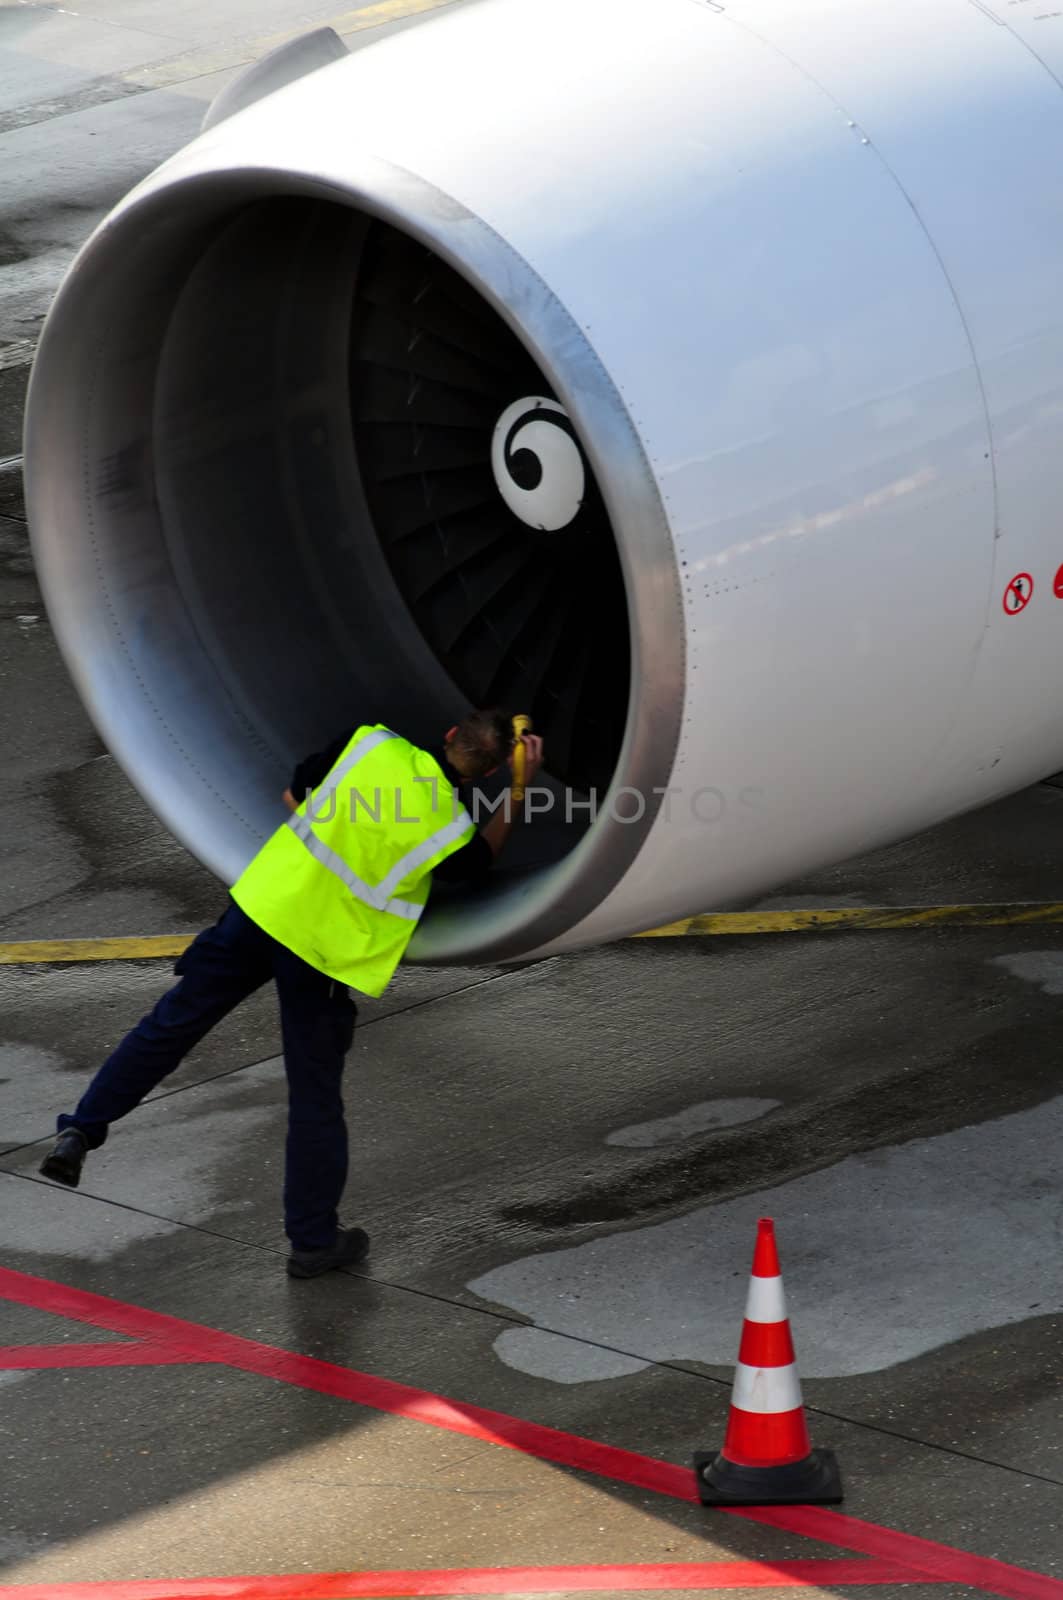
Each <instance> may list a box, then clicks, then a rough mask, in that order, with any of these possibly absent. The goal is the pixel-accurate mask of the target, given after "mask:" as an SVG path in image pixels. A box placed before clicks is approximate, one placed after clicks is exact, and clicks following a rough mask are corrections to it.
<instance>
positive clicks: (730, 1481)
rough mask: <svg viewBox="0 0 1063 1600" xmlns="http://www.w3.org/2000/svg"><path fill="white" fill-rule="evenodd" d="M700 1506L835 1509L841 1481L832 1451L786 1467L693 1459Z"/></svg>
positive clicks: (720, 1458)
mask: <svg viewBox="0 0 1063 1600" xmlns="http://www.w3.org/2000/svg"><path fill="white" fill-rule="evenodd" d="M694 1471H695V1472H696V1473H697V1478H698V1494H699V1495H700V1496H701V1503H702V1505H703V1506H836V1505H839V1504H840V1503H841V1500H842V1479H841V1473H840V1472H839V1471H838V1463H837V1461H836V1460H835V1457H834V1452H833V1450H813V1451H812V1454H811V1455H809V1456H806V1457H805V1459H804V1461H795V1462H794V1463H793V1464H792V1465H791V1466H787V1467H739V1466H737V1465H736V1464H735V1463H734V1462H733V1461H728V1460H727V1458H726V1456H724V1455H722V1454H719V1455H712V1454H710V1453H709V1452H708V1451H699V1453H698V1454H697V1455H696V1456H695V1457H694Z"/></svg>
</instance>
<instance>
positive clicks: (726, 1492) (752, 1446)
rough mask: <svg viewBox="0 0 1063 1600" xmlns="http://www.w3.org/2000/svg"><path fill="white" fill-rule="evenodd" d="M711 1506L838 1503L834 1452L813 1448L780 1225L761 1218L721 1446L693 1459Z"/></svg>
mask: <svg viewBox="0 0 1063 1600" xmlns="http://www.w3.org/2000/svg"><path fill="white" fill-rule="evenodd" d="M694 1470H695V1471H696V1473H697V1477H698V1493H699V1494H700V1496H701V1503H702V1505H706V1506H726V1505H742V1506H782V1505H837V1504H838V1502H839V1501H840V1500H841V1498H842V1482H841V1477H840V1475H839V1472H838V1463H837V1461H836V1460H835V1459H834V1453H833V1451H831V1450H813V1448H812V1442H811V1440H810V1439H809V1437H808V1424H807V1422H806V1421H805V1408H804V1405H803V1404H802V1401H801V1380H800V1379H799V1377H798V1376H797V1365H796V1363H795V1361H794V1344H793V1339H792V1338H791V1336H790V1323H789V1320H788V1318H787V1315H786V1296H785V1295H784V1293H783V1286H782V1274H781V1272H780V1268H779V1252H778V1249H777V1248H776V1244H775V1224H774V1222H773V1221H772V1220H771V1218H770V1217H761V1219H760V1221H759V1223H758V1224H757V1247H756V1250H755V1251H754V1253H753V1276H752V1278H751V1280H750V1284H749V1298H748V1300H747V1301H746V1320H745V1323H744V1325H743V1328H742V1344H741V1348H740V1349H739V1352H738V1365H737V1367H736V1368H735V1381H734V1390H733V1392H732V1395H731V1414H730V1417H729V1419H728V1422H727V1435H726V1437H725V1439H724V1443H723V1449H722V1450H721V1451H719V1452H718V1453H716V1454H710V1453H709V1452H699V1453H698V1454H697V1455H696V1456H695V1457H694Z"/></svg>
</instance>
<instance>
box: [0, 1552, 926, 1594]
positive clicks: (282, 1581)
mask: <svg viewBox="0 0 1063 1600" xmlns="http://www.w3.org/2000/svg"><path fill="white" fill-rule="evenodd" d="M911 1581H912V1573H911V1569H910V1568H908V1567H900V1566H897V1565H895V1564H894V1563H892V1562H888V1561H846V1560H843V1559H842V1560H839V1559H835V1560H822V1559H810V1560H796V1561H777V1562H774V1563H771V1562H761V1561H702V1562H697V1563H693V1564H689V1565H681V1564H679V1563H674V1564H670V1565H667V1566H646V1567H496V1568H478V1569H469V1570H465V1569H460V1570H457V1571H454V1570H450V1571H442V1570H441V1571H437V1572H432V1571H428V1572H321V1573H301V1574H292V1575H291V1576H286V1577H277V1578H274V1577H261V1578H185V1579H174V1580H169V1579H165V1578H164V1579H148V1580H142V1581H139V1582H137V1581H134V1582H132V1583H30V1584H17V1583H16V1584H0V1595H9V1596H10V1597H11V1600H382V1597H387V1600H390V1597H391V1596H403V1597H405V1596H407V1595H474V1594H494V1595H510V1594H542V1593H550V1592H553V1593H557V1592H558V1591H559V1590H567V1591H569V1592H570V1593H584V1594H617V1593H622V1592H624V1591H625V1590H641V1591H644V1592H645V1591H653V1590H675V1589H706V1590H708V1589H807V1588H812V1587H820V1586H822V1585H824V1584H829V1585H832V1586H833V1585H835V1584H881V1583H911Z"/></svg>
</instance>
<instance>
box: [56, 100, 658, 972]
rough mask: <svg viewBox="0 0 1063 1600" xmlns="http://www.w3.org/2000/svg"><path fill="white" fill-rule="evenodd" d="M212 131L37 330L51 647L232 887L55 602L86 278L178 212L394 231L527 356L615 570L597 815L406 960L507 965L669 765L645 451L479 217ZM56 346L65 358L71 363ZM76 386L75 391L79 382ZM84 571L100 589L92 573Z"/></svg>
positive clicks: (88, 263)
mask: <svg viewBox="0 0 1063 1600" xmlns="http://www.w3.org/2000/svg"><path fill="white" fill-rule="evenodd" d="M251 115H253V112H252V113H251ZM224 132H225V127H224V125H222V128H221V129H219V130H218V132H217V133H215V134H213V135H212V136H211V137H210V139H209V141H204V143H203V144H202V145H200V144H194V145H192V146H190V147H189V149H188V150H187V151H184V152H181V153H180V154H179V155H178V156H176V157H175V158H173V159H172V160H171V161H170V162H169V163H167V164H166V166H165V167H164V168H162V169H160V170H159V171H158V172H157V173H155V174H153V175H152V176H151V177H149V178H148V179H147V180H145V182H144V183H142V184H141V185H140V186H139V187H138V188H137V189H136V190H134V191H133V192H132V194H131V195H129V196H128V197H127V198H126V199H125V201H123V202H122V203H121V205H120V206H119V207H118V208H117V210H116V211H115V212H114V213H112V215H111V216H110V217H109V218H108V219H107V221H106V222H105V223H103V224H102V225H101V227H100V228H99V229H98V230H97V232H96V233H95V234H94V235H93V236H92V238H91V239H90V240H89V242H88V243H87V244H86V245H85V246H84V248H83V250H82V252H81V254H80V255H79V257H78V259H77V261H76V263H75V265H74V267H73V268H72V269H71V272H70V274H69V276H68V279H67V281H66V283H65V284H64V286H63V288H62V289H61V291H60V294H59V296H58V297H57V300H56V302H55V305H54V307H53V309H52V312H51V313H50V314H49V318H48V320H47V322H46V324H45V327H44V330H43V331H42V336H41V341H40V345H39V348H38V355H37V360H36V362H35V366H34V371H33V375H32V378H31V385H30V395H29V402H28V406H27V421H26V460H27V497H28V502H29V507H30V521H31V529H32V528H33V526H34V524H35V522H37V521H38V518H39V520H40V523H41V524H42V525H44V527H43V531H42V530H41V528H39V529H38V532H37V534H36V535H35V548H36V549H37V552H38V555H39V560H40V569H41V580H42V586H43V588H44V591H45V596H46V599H47V601H48V604H49V609H50V611H51V613H52V615H53V619H54V625H55V631H56V636H57V639H58V642H59V644H60V648H61V650H62V651H63V654H64V656H65V658H66V661H67V664H68V666H69V667H70V669H71V672H72V674H73V676H74V678H75V681H76V682H77V684H78V687H79V690H80V692H81V694H82V697H83V699H84V700H85V702H86V704H87V706H88V707H89V709H90V711H91V713H92V715H93V717H94V720H95V721H96V723H97V726H98V727H99V729H100V732H101V734H102V736H103V737H104V739H105V741H106V743H107V745H108V747H109V748H110V749H111V751H112V752H113V753H114V755H115V756H116V758H117V759H118V760H119V762H120V763H121V764H122V766H123V767H124V768H125V770H126V771H127V773H128V774H129V775H130V777H131V778H132V780H133V781H134V782H135V783H137V785H138V787H140V788H141V790H142V792H144V793H145V797H146V798H147V799H148V800H149V803H150V804H151V805H152V806H153V808H154V809H155V810H156V811H157V812H158V814H159V815H160V816H161V817H162V818H163V820H164V821H165V823H166V825H167V826H168V827H169V828H171V830H172V831H173V832H174V833H175V834H176V835H177V837H178V838H180V839H181V840H182V842H183V843H185V844H186V845H188V846H189V848H190V849H192V850H193V851H194V852H195V853H197V854H198V855H199V856H200V859H201V860H203V861H204V862H205V864H206V865H208V866H209V867H210V868H211V869H212V870H213V871H215V872H216V873H217V874H218V876H220V877H222V878H223V879H225V880H226V881H228V882H231V881H232V880H233V879H234V878H235V876H236V875H237V874H238V871H239V870H241V866H242V863H241V862H239V861H236V860H234V859H233V851H232V850H231V849H230V850H229V851H228V852H227V854H226V857H225V859H222V858H221V857H220V856H219V855H217V854H215V855H214V856H212V855H211V854H210V853H209V852H205V851H204V850H203V849H202V847H201V841H198V840H197V838H196V836H195V829H194V825H192V824H190V822H189V816H188V812H187V808H186V806H185V805H184V804H183V801H182V797H181V796H175V797H172V798H171V797H169V796H167V795H165V794H160V793H159V792H157V791H156V790H154V789H150V787H149V786H147V783H146V780H145V779H144V777H143V775H142V773H141V772H140V770H139V769H140V764H141V763H140V754H139V751H138V748H137V746H136V743H135V740H133V739H132V738H131V737H130V736H129V734H128V732H127V727H126V724H125V721H124V719H123V718H122V717H121V716H120V715H116V714H115V713H114V709H113V706H112V703H111V701H110V698H109V696H108V695H107V694H105V693H101V692H99V685H98V684H97V682H96V681H95V680H96V679H97V678H98V677H102V676H104V674H103V672H101V669H100V667H99V664H98V662H97V664H96V665H95V666H94V665H93V662H92V660H91V659H90V657H91V656H92V653H93V649H95V650H97V651H98V649H99V634H100V631H101V627H102V624H101V622H100V621H99V620H96V621H93V620H92V619H85V618H84V617H83V616H82V615H80V612H79V607H78V606H77V605H76V604H74V603H72V602H71V600H70V598H69V596H68V595H65V594H64V589H65V587H66V580H67V579H68V577H71V576H72V575H73V573H72V570H71V569H72V565H73V564H76V565H80V566H81V567H82V568H83V569H85V570H86V571H87V570H88V569H89V568H93V567H94V558H93V557H92V555H91V554H90V553H86V554H84V555H83V556H82V557H81V558H80V561H79V562H77V563H72V561H69V560H66V559H64V556H63V553H62V552H61V551H60V550H58V549H57V546H58V544H59V532H58V529H57V527H56V522H57V512H58V511H60V509H61V510H62V511H65V512H66V513H67V514H69V510H70V506H71V503H72V500H71V496H72V492H73V491H72V485H73V483H74V482H77V483H78V484H82V483H84V484H85V485H86V486H87V484H88V477H89V468H90V465H91V463H90V461H89V459H88V448H89V447H88V429H87V413H88V410H89V408H90V406H91V404H92V385H91V382H90V381H87V380H88V375H89V374H90V373H91V369H92V360H93V357H94V356H95V355H98V353H99V350H100V348H101V345H102V343H103V340H104V339H105V336H106V324H107V323H109V322H112V321H114V320H115V319H117V318H118V317H120V315H121V306H120V299H121V297H120V295H116V293H115V292H114V291H111V292H110V293H109V295H108V294H105V293H104V291H103V290H101V288H100V285H101V284H104V285H105V284H106V283H107V281H108V278H107V275H108V273H109V272H110V271H111V270H112V268H114V267H118V268H119V269H120V268H121V263H122V260H123V256H124V255H126V253H127V252H128V251H129V250H130V248H131V247H132V246H134V245H135V243H136V242H137V241H138V240H139V241H144V240H145V239H150V238H151V236H152V233H153V231H154V230H158V232H159V233H160V235H161V236H162V237H163V238H165V237H166V235H167V234H169V235H171V236H172V235H173V232H174V227H173V219H174V215H175V212H176V211H179V212H180V213H181V216H182V234H183V233H185V232H187V233H188V234H192V233H193V232H194V231H196V230H197V229H206V228H207V227H208V226H209V225H210V224H211V223H212V222H215V221H216V220H217V219H218V218H219V216H221V215H223V214H224V213H225V212H227V211H229V210H231V209H233V207H234V206H235V205H239V204H246V203H248V202H250V201H253V200H258V199H263V198H280V197H283V196H306V197H309V198H313V199H318V200H324V201H330V202H332V203H334V204H341V205H343V206H346V207H348V208H355V209H357V210H359V211H362V212H364V213H365V214H366V215H368V216H371V217H374V218H376V219H379V220H380V221H383V222H386V223H388V224H390V225H392V226H394V227H396V228H398V229H400V230H402V231H404V232H406V233H408V234H409V235H410V236H411V237H412V238H415V239H417V240H418V241H419V242H421V243H422V244H424V245H426V246H427V247H428V248H430V249H432V250H434V251H435V252H436V253H437V254H438V255H439V256H440V257H441V259H443V260H444V261H445V262H446V263H447V264H448V265H450V266H451V267H453V268H454V270H455V271H457V272H458V273H459V274H460V275H461V276H462V277H464V278H465V279H466V281H468V282H469V283H470V284H471V285H472V286H473V287H474V288H475V289H476V290H477V291H478V292H479V293H480V294H481V295H482V296H483V298H484V299H485V301H486V302H487V303H488V304H489V305H490V306H491V307H492V308H493V309H494V311H495V312H496V313H497V314H498V315H499V316H500V317H501V318H502V319H503V320H504V321H505V322H506V323H507V324H508V326H509V327H510V328H511V329H512V330H513V332H514V333H515V334H516V335H517V337H518V338H519V339H520V340H521V342H522V343H523V344H524V345H525V347H526V348H527V349H528V350H529V351H530V353H531V354H532V356H533V357H534V359H535V360H536V362H537V363H538V364H539V366H540V368H541V370H542V371H543V373H544V375H545V376H546V377H547V379H548V380H549V382H550V383H551V385H552V387H553V391H554V393H555V394H556V395H557V396H558V398H559V400H560V402H561V403H562V404H563V405H564V407H565V409H566V411H567V413H568V415H569V417H570V418H571V419H572V423H573V425H574V427H575V429H576V431H577V434H578V436H579V439H580V442H581V444H582V446H583V449H584V451H585V453H586V456H587V459H588V461H589V463H590V466H591V470H592V471H593V472H594V474H595V476H596V478H597V481H598V483H599V485H600V488H601V492H602V496H603V499H604V501H605V505H606V509H607V512H608V514H609V518H610V523H611V526H612V528H613V531H614V535H615V537H616V542H617V546H618V550H619V556H620V562H621V567H622V571H623V574H624V583H625V588H626V594H627V609H628V619H629V626H630V635H631V675H630V683H629V689H628V714H627V724H626V728H625V732H624V738H623V742H622V745H621V749H620V753H619V756H618V759H617V764H616V768H615V771H614V773H613V776H612V781H611V783H610V786H609V789H608V791H607V793H606V794H605V795H604V796H600V797H599V815H598V818H597V820H596V821H595V822H594V824H593V825H592V826H591V827H590V828H589V829H588V832H587V833H586V835H585V836H584V838H583V839H582V840H581V841H580V843H579V844H578V845H577V846H576V847H575V848H574V849H573V850H572V852H571V853H570V854H569V855H568V856H566V857H565V858H563V859H562V860H561V861H559V862H557V863H556V864H554V865H553V866H550V867H546V868H542V869H540V870H539V871H538V872H536V873H534V874H531V875H529V876H528V877H527V878H524V879H521V880H519V881H518V882H515V883H514V884H512V885H510V886H508V887H507V888H506V889H505V890H504V891H502V892H499V893H494V894H492V895H491V896H490V897H489V898H487V899H485V900H484V901H483V902H482V903H480V904H478V905H477V908H476V913H475V916H473V917H470V916H469V914H468V911H467V910H460V909H456V908H455V907H453V906H451V905H441V906H440V907H439V909H438V911H436V910H434V909H433V910H430V912H429V913H428V915H426V917H425V918H424V919H423V921H422V923H421V925H420V926H419V928H418V931H417V933H416V935H415V937H414V940H413V942H412V944H411V946H410V951H409V958H410V959H411V960H414V961H418V962H421V963H428V964H436V963H439V964H452V963H454V962H455V961H460V962H468V961H477V960H489V961H502V960H512V959H519V958H520V957H522V956H524V955H527V954H529V953H530V952H532V951H536V952H538V951H540V950H541V949H542V947H544V946H546V945H548V944H549V943H550V942H551V941H553V940H557V939H560V938H561V937H562V936H563V935H565V934H566V933H568V932H569V930H571V929H572V928H573V927H575V925H576V924H578V923H579V922H581V921H582V920H583V919H584V918H586V917H587V916H588V915H589V914H590V913H591V912H593V911H594V910H595V909H596V907H597V906H598V905H599V904H600V903H601V902H602V901H603V900H604V899H605V898H606V897H607V896H608V895H609V894H610V893H611V892H612V890H613V888H614V887H615V886H616V884H617V883H618V882H619V880H620V879H621V878H622V877H623V875H624V874H625V872H626V871H627V870H628V868H629V867H630V866H631V864H632V863H633V862H634V860H635V858H636V857H637V855H638V854H639V852H640V850H641V849H642V847H643V845H644V843H645V841H646V839H647V837H648V835H649V833H650V831H651V829H652V827H653V826H654V823H655V821H656V819H657V815H658V812H659V811H660V808H661V805H662V800H663V796H664V791H665V789H666V787H667V784H668V782H669V779H670V776H671V773H672V770H673V767H674V763H675V757H676V752H677V749H678V744H679V737H680V731H681V726H682V718H683V708H684V694H685V681H686V679H685V623H684V610H683V599H682V584H681V578H680V573H679V567H678V561H677V557H676V552H675V546H674V543H673V539H672V534H671V530H670V528H669V524H668V518H667V515H666V512H665V509H664V505H663V502H662V499H661V495H660V491H659V489H658V485H657V481H656V478H655V476H654V472H653V469H652V466H651V463H650V460H649V458H648V455H647V452H646V448H645V446H644V444H643V442H642V440H641V438H640V436H639V434H638V432H637V430H636V428H635V425H634V423H633V421H632V418H631V416H630V414H629V412H628V409H627V407H626V405H625V404H624V401H623V399H622V397H621V395H620V393H619V391H618V390H617V388H616V386H615V384H614V383H613V381H612V379H611V378H610V376H609V374H608V372H607V371H606V369H605V367H604V366H603V364H602V362H601V360H600V359H599V357H598V355H597V353H596V351H595V350H594V348H593V347H592V345H591V343H590V341H589V339H588V338H587V336H586V334H585V332H584V331H583V329H581V328H580V326H579V325H578V324H577V322H576V321H575V320H574V318H573V317H572V316H571V314H570V313H569V311H568V310H567V309H566V308H565V306H564V305H563V304H562V303H561V301H560V300H559V299H558V298H557V296H556V295H555V294H554V293H553V291H552V290H551V289H550V287H549V286H548V285H547V284H546V282H545V281H544V280H543V279H542V278H541V277H540V276H539V274H538V273H537V272H536V271H535V269H534V267H533V266H532V265H531V264H530V263H529V262H528V261H526V260H525V259H524V257H523V256H521V255H520V254H519V253H518V252H517V251H516V250H515V249H514V248H513V246H512V245H510V244H509V243H508V242H507V241H506V240H505V239H504V238H503V237H502V236H501V235H500V234H499V233H498V232H496V231H495V230H494V229H493V228H492V227H491V226H490V225H489V224H488V223H486V222H485V221H483V220H482V219H481V218H479V217H477V216H475V215H473V214H472V213H471V212H470V211H468V210H467V209H466V208H465V207H464V206H462V205H461V204H460V203H459V202H457V201H456V200H454V199H453V198H452V197H451V196H449V195H446V194H444V193H443V192H441V191H440V190H439V189H437V188H436V187H435V186H433V185H432V184H431V183H429V182H428V181H426V180H425V179H423V178H421V177H419V176H417V175H415V174H413V173H410V172H408V171H406V170H405V169H403V168H401V167H398V166H396V165H395V164H393V163H391V162H388V161H386V160H383V159H381V158H378V157H375V156H371V155H369V154H367V153H365V152H363V151H358V150H354V151H351V150H347V151H344V152H343V163H344V165H343V172H342V179H341V178H340V177H338V176H336V175H333V174H324V175H323V174H322V173H321V172H320V171H318V172H314V171H310V170H302V171H301V170H298V169H297V168H294V167H292V166H287V165H277V164H264V165H261V166H259V165H252V164H247V165H241V164H239V163H235V164H234V163H232V162H231V161H227V160H226V148H225V141H224V137H223V135H224ZM119 275H120V276H121V272H119ZM91 282H94V284H95V287H94V289H93V291H92V296H91V298H92V299H94V300H95V301H96V302H97V305H99V304H100V302H101V299H102V303H103V308H104V311H105V313H106V315H105V318H104V319H103V320H104V326H103V327H99V326H95V327H93V328H91V329H89V330H86V329H85V328H84V326H83V325H82V326H81V327H79V319H80V318H81V317H82V315H83V313H84V311H85V305H84V301H85V300H86V299H88V298H89V295H88V291H87V285H88V284H89V283H91ZM71 342H73V343H74V345H75V346H76V348H77V357H76V359H74V361H73V362H72V361H71V351H70V345H71ZM79 379H84V380H86V381H83V382H80V384H79ZM75 395H77V396H80V398H79V399H76V400H75V398H74V396H75ZM56 415H58V417H59V419H60V420H59V423H58V429H57V431H58V434H59V437H60V438H61V439H62V438H63V435H64V434H65V436H66V442H68V443H72V442H74V441H75V440H76V441H77V442H78V444H79V446H80V448H79V450H78V452H77V454H78V459H77V462H76V465H75V463H74V462H73V461H71V462H70V465H69V467H68V469H67V472H68V480H67V483H66V486H65V489H64V490H63V491H55V490H54V489H52V488H50V487H49V485H48V483H47V481H46V480H47V476H48V473H49V472H50V471H54V470H55V466H56V449H55V446H54V442H53V443H51V444H49V442H48V432H49V428H50V427H51V419H53V418H54V417H55V416H56ZM86 492H88V490H87V487H86ZM90 521H91V507H90ZM49 523H50V524H51V531H50V532H49V531H48V527H47V524H49ZM93 575H94V578H95V581H96V583H97V584H101V583H102V574H101V573H100V571H99V570H98V569H97V570H95V571H94V574H93ZM592 620H593V619H589V625H592ZM140 687H141V692H142V693H143V695H144V696H145V698H146V699H148V700H149V701H150V700H151V694H150V690H149V688H148V687H147V686H146V685H144V684H143V683H142V684H141V685H140ZM154 709H156V710H157V708H154ZM622 791H635V793H636V794H637V795H638V796H640V797H641V801H642V811H641V814H640V815H639V817H638V818H637V819H635V820H631V819H628V820H621V819H624V818H625V809H626V808H625V806H624V803H623V796H622ZM618 795H619V796H620V797H621V798H620V802H619V804H617V797H618ZM247 832H250V830H249V829H247V828H246V825H245V833H247ZM259 842H260V841H259ZM256 847H257V843H256V841H255V840H254V839H253V838H249V839H247V841H246V845H245V847H244V850H243V854H244V858H245V859H249V857H250V855H251V854H253V852H254V849H255V848H256ZM574 942H578V940H577V941H574Z"/></svg>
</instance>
